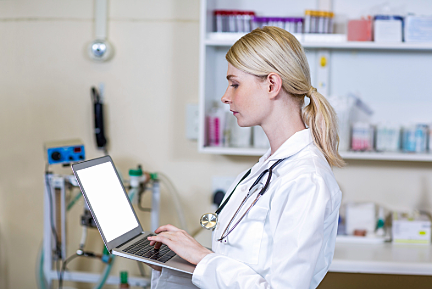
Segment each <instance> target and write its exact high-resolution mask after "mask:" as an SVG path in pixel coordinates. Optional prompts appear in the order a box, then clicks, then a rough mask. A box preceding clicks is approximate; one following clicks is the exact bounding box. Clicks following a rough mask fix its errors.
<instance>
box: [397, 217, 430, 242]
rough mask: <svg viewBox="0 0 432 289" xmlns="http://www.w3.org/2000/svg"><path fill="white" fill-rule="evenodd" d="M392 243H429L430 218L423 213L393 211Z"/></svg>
mask: <svg viewBox="0 0 432 289" xmlns="http://www.w3.org/2000/svg"><path fill="white" fill-rule="evenodd" d="M392 235H393V243H409V244H430V243H431V220H430V218H429V216H427V215H425V214H404V213H396V212H394V213H393V224H392Z"/></svg>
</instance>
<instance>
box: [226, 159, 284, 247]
mask: <svg viewBox="0 0 432 289" xmlns="http://www.w3.org/2000/svg"><path fill="white" fill-rule="evenodd" d="M284 160H285V159H279V160H278V161H277V162H276V163H274V164H273V165H272V166H271V167H270V168H269V169H266V170H264V171H263V172H262V173H261V174H260V175H259V176H258V178H257V179H256V180H255V182H254V183H253V184H252V186H251V187H250V188H249V191H248V194H247V195H246V196H245V198H244V199H243V201H242V202H241V204H240V206H239V207H238V209H237V211H236V212H235V213H234V215H233V217H232V218H231V220H230V221H229V223H228V225H227V226H226V228H225V230H224V231H223V233H222V235H221V237H220V238H219V239H218V241H219V242H222V240H223V239H225V238H226V237H227V236H228V235H229V234H230V233H231V232H232V231H233V230H234V229H235V228H236V227H237V225H238V224H239V223H240V222H241V220H243V218H244V217H245V216H246V214H247V213H248V212H249V211H250V209H252V207H253V206H255V204H256V203H257V202H258V200H259V199H260V198H261V196H262V195H264V193H265V192H266V191H267V189H268V187H269V185H270V181H271V178H272V175H273V169H274V168H275V167H276V166H277V165H278V164H280V163H281V162H282V161H284ZM267 173H268V177H267V181H266V183H265V185H264V187H263V188H262V189H261V191H260V192H259V193H258V194H257V196H256V198H255V200H254V201H253V202H252V204H251V205H250V206H249V208H248V209H247V210H246V212H244V214H243V215H242V216H241V217H240V219H239V220H238V221H237V222H236V223H235V224H234V226H233V227H232V228H230V225H231V223H232V222H233V221H234V219H235V217H236V216H237V214H238V213H239V211H240V209H241V208H242V207H243V205H244V204H245V203H246V201H247V200H248V199H249V197H250V196H251V191H252V189H253V188H254V187H255V186H256V185H258V184H259V182H260V181H261V179H262V178H263V177H264V176H265V175H266V174H267ZM227 231H228V232H227ZM225 233H226V234H225Z"/></svg>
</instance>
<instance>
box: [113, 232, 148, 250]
mask: <svg viewBox="0 0 432 289" xmlns="http://www.w3.org/2000/svg"><path fill="white" fill-rule="evenodd" d="M142 234H143V232H141V233H139V234H138V235H136V236H135V237H133V238H132V239H129V240H127V241H126V242H124V243H122V244H120V245H118V246H117V247H116V248H120V247H121V246H123V245H124V244H126V243H129V242H130V241H132V240H134V239H136V238H138V237H139V236H141V235H142Z"/></svg>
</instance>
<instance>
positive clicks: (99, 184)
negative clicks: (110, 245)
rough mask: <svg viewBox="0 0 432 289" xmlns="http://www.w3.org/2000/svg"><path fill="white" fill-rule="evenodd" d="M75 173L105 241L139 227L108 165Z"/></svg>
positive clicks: (113, 170)
mask: <svg viewBox="0 0 432 289" xmlns="http://www.w3.org/2000/svg"><path fill="white" fill-rule="evenodd" d="M76 173H77V174H78V177H79V179H80V181H81V185H82V186H83V188H84V191H85V193H86V195H87V199H88V202H89V203H90V206H91V207H92V209H93V213H94V214H95V216H96V219H97V221H98V223H99V226H100V229H101V231H102V233H103V235H104V236H105V239H106V241H107V242H110V241H112V240H114V239H115V238H118V237H120V236H121V235H123V234H125V233H127V232H129V231H130V230H132V229H134V228H136V227H138V222H137V219H136V217H135V215H134V213H133V211H132V208H131V206H130V204H129V201H128V199H127V196H126V194H125V193H124V191H123V188H122V185H121V183H120V180H119V178H118V177H117V174H116V172H115V169H114V167H113V165H112V164H111V163H110V162H106V163H102V164H99V165H95V166H92V167H89V168H85V169H81V170H77V172H76Z"/></svg>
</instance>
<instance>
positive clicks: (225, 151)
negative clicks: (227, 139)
mask: <svg viewBox="0 0 432 289" xmlns="http://www.w3.org/2000/svg"><path fill="white" fill-rule="evenodd" d="M266 151H267V149H256V148H232V147H204V148H201V149H200V152H202V153H207V154H218V155H237V156H262V155H263V154H265V153H266Z"/></svg>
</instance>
